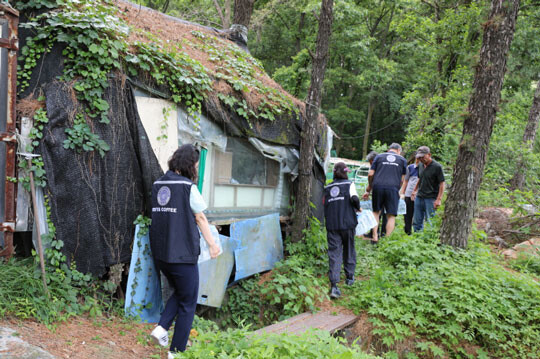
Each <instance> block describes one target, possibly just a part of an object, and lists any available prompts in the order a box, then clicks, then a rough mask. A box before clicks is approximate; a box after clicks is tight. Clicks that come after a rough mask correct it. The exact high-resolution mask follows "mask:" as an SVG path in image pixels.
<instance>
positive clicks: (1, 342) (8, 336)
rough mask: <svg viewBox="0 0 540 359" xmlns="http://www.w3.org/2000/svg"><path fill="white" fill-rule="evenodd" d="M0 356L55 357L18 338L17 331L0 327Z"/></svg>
mask: <svg viewBox="0 0 540 359" xmlns="http://www.w3.org/2000/svg"><path fill="white" fill-rule="evenodd" d="M0 358H2V359H55V357H54V356H52V355H51V354H49V353H47V352H46V351H45V350H43V349H41V348H39V347H36V346H34V345H31V344H28V343H27V342H25V341H24V340H22V339H21V338H19V336H18V334H17V331H15V330H13V329H10V328H5V327H0Z"/></svg>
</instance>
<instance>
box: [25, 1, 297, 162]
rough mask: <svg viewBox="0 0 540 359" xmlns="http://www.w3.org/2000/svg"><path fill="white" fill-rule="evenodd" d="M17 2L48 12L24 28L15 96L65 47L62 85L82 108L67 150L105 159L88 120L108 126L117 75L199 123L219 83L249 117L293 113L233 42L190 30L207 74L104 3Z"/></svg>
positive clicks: (29, 10)
mask: <svg viewBox="0 0 540 359" xmlns="http://www.w3.org/2000/svg"><path fill="white" fill-rule="evenodd" d="M15 5H16V6H17V7H18V8H19V9H22V10H25V11H26V12H27V13H28V14H32V11H34V10H37V11H40V10H43V9H47V10H49V11H46V12H42V13H40V14H39V15H37V16H35V17H32V18H31V19H30V21H28V22H27V23H23V24H21V26H24V27H27V28H30V29H32V30H33V31H34V32H35V36H33V37H31V38H29V39H28V41H27V43H26V46H25V47H24V48H23V49H22V51H21V54H22V58H21V61H20V63H21V65H20V66H19V71H18V74H19V92H23V91H24V90H25V89H26V88H27V87H28V86H29V84H30V79H31V75H32V72H33V71H34V69H35V67H36V66H37V63H38V61H39V59H40V57H41V56H43V55H44V54H45V53H47V52H49V51H51V49H52V47H53V46H54V45H55V44H57V43H58V44H61V45H62V46H63V47H62V48H63V51H62V55H63V57H64V59H65V61H64V72H63V75H62V76H61V78H60V79H61V80H62V81H66V82H72V83H73V89H74V90H75V92H76V94H77V99H78V100H79V101H80V102H81V103H82V104H83V105H84V106H83V109H84V111H83V112H79V113H78V114H77V118H76V119H75V120H74V126H73V128H72V129H66V133H67V136H68V140H67V141H66V144H65V146H66V148H70V149H77V150H84V151H93V150H95V149H97V150H99V152H100V154H101V155H102V156H103V155H104V152H105V151H107V150H108V146H107V144H106V143H105V142H103V141H102V140H100V139H99V137H98V136H97V135H95V134H92V133H91V131H90V128H91V125H90V124H89V122H90V121H91V120H92V119H97V120H99V121H100V122H103V123H109V119H108V112H109V104H108V102H107V101H106V100H105V98H104V96H105V91H106V89H107V87H108V77H109V76H111V75H113V74H114V73H115V72H123V73H125V74H128V75H130V76H143V75H145V74H147V75H149V76H150V77H151V78H152V79H153V81H155V83H156V84H157V85H158V86H162V85H164V86H166V88H167V90H168V91H169V93H170V99H171V100H172V101H173V102H175V103H176V104H177V105H179V106H182V107H183V108H185V109H186V110H187V111H188V113H189V114H190V115H191V116H192V117H193V119H194V122H195V123H197V122H198V121H197V119H198V114H199V113H201V111H202V103H203V101H204V100H205V99H206V98H207V96H208V94H209V93H210V92H211V91H212V82H213V80H214V79H212V78H211V76H213V77H215V80H223V81H225V82H226V83H228V84H229V85H230V86H231V90H232V92H231V93H230V94H223V93H220V94H219V96H218V97H219V98H220V99H221V100H222V101H223V103H224V104H225V105H227V106H229V107H230V108H231V109H233V110H234V111H235V112H237V113H238V115H240V116H242V117H244V118H245V119H246V120H251V119H259V118H260V119H266V120H274V119H275V116H278V115H282V114H285V113H289V114H291V113H296V112H297V111H298V110H297V109H296V107H295V106H294V105H293V103H292V101H291V99H290V98H289V97H287V96H285V95H283V94H282V93H281V92H279V91H277V90H276V89H273V88H270V87H268V86H266V85H264V84H263V83H262V82H261V81H260V80H259V79H257V76H256V75H258V74H262V73H263V71H262V66H261V65H260V64H259V63H258V62H257V60H255V59H254V58H253V57H251V56H250V55H249V54H247V53H246V52H244V51H242V50H241V49H239V48H238V47H236V46H235V45H232V44H231V43H229V42H226V41H225V40H221V39H218V38H216V37H215V36H212V35H209V34H205V33H203V32H201V31H193V32H192V34H193V36H194V38H195V39H196V42H192V43H191V46H193V47H196V48H198V49H201V50H202V51H205V52H206V53H208V55H209V59H210V61H212V62H214V63H216V66H217V69H216V71H213V72H210V71H209V69H207V68H205V67H204V66H203V65H202V64H201V63H200V62H199V61H197V60H194V59H193V58H191V57H190V56H189V55H188V54H187V53H186V52H185V50H184V49H183V48H182V45H180V44H172V43H169V41H168V40H167V41H165V40H163V39H160V38H159V37H156V36H155V34H151V33H149V32H146V31H144V30H141V29H136V28H131V27H130V26H129V25H128V24H127V23H126V22H125V21H124V20H122V19H121V18H120V17H119V14H118V9H117V8H116V7H115V6H114V4H113V3H111V2H109V1H99V0H82V1H72V0H56V1H51V0H35V1H31V2H30V3H27V2H21V1H17V2H15ZM129 32H136V33H139V34H140V35H141V36H142V37H144V38H146V39H147V40H148V41H145V42H142V41H134V42H130V41H129V39H128V34H129ZM251 91H255V92H257V93H259V94H260V95H261V96H262V99H261V101H260V103H259V105H258V108H253V109H252V108H251V105H248V103H247V102H246V100H245V99H244V97H245V94H247V93H249V92H251Z"/></svg>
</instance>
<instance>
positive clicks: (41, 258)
mask: <svg viewBox="0 0 540 359" xmlns="http://www.w3.org/2000/svg"><path fill="white" fill-rule="evenodd" d="M26 161H27V162H28V171H29V172H30V189H31V191H32V206H33V208H34V225H35V226H36V232H37V242H38V254H39V265H40V266H41V278H42V279H43V289H44V290H45V294H47V297H49V289H48V288H47V277H46V274H45V259H44V256H43V245H42V244H41V228H40V226H39V213H38V207H37V201H36V187H35V185H34V172H32V158H28V157H27V158H26Z"/></svg>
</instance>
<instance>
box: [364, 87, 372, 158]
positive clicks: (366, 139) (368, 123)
mask: <svg viewBox="0 0 540 359" xmlns="http://www.w3.org/2000/svg"><path fill="white" fill-rule="evenodd" d="M374 110H375V100H374V99H373V98H370V99H369V105H368V114H367V119H366V130H365V131H364V143H363V146H362V158H366V156H367V154H368V143H369V130H370V129H371V120H372V119H373V111H374Z"/></svg>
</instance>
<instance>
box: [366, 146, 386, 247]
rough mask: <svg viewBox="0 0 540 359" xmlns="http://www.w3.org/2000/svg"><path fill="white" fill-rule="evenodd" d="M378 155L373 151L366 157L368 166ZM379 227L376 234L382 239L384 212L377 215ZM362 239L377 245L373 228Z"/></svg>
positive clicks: (384, 229) (384, 224) (384, 230)
mask: <svg viewBox="0 0 540 359" xmlns="http://www.w3.org/2000/svg"><path fill="white" fill-rule="evenodd" d="M377 155H378V153H377V152H375V151H371V152H370V153H368V155H367V156H366V161H368V162H369V166H370V167H371V165H372V164H373V161H374V160H375V157H377ZM379 218H380V220H379V227H378V228H377V233H378V234H379V237H381V236H382V237H384V236H385V235H386V223H387V220H386V213H385V212H384V211H382V212H381V214H380V215H379ZM364 238H366V239H369V240H370V241H371V244H377V242H374V241H373V228H372V229H370V231H369V232H368V233H367V234H365V235H364Z"/></svg>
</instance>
